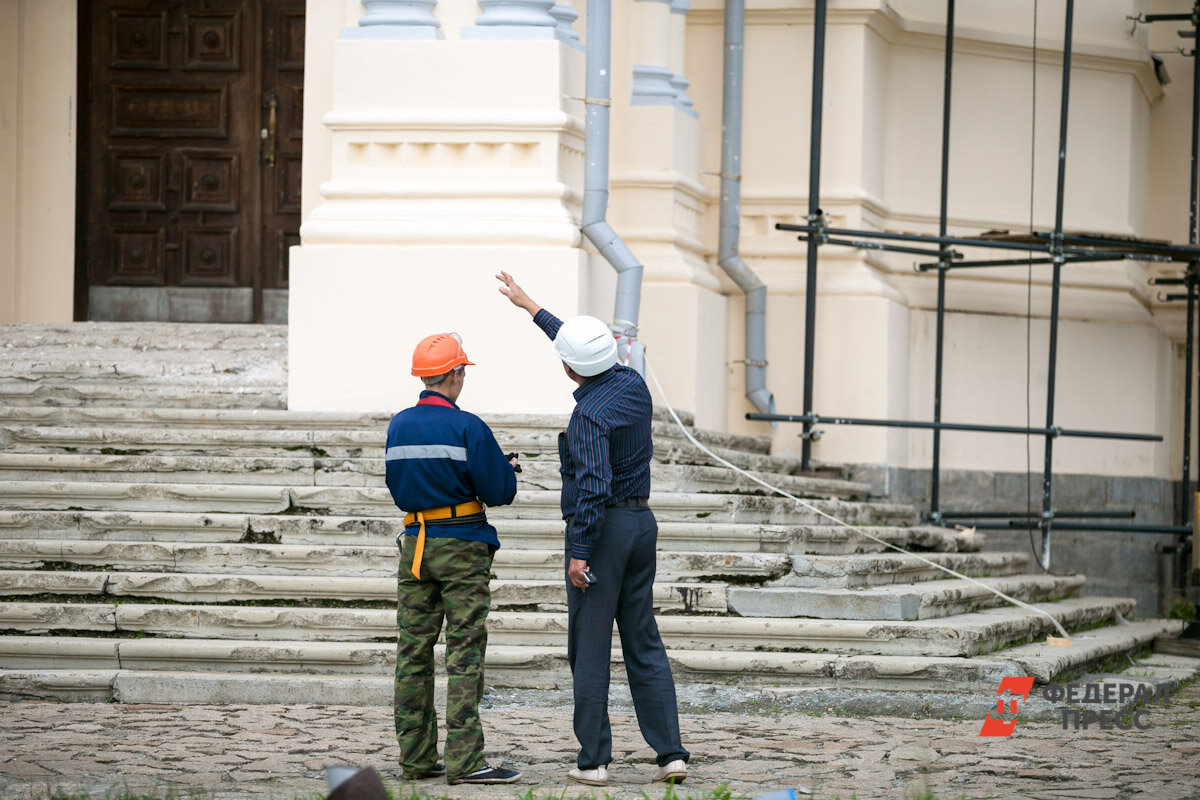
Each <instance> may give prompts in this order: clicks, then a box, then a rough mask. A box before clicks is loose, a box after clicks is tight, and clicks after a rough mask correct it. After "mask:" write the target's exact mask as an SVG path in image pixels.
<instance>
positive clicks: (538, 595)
mask: <svg viewBox="0 0 1200 800" xmlns="http://www.w3.org/2000/svg"><path fill="white" fill-rule="evenodd" d="M491 590H492V606H493V607H495V608H523V607H528V608H538V607H542V606H547V607H556V608H557V607H565V605H566V589H565V587H564V584H563V581H562V579H561V578H559V579H551V580H530V579H520V580H493V581H492V582H491ZM726 593H727V587H726V586H725V585H724V584H720V583H673V582H656V583H655V584H654V606H655V608H656V609H659V610H663V611H683V612H688V613H693V612H700V611H704V612H710V613H719V614H724V613H726V611H728V608H727V607H726V599H725V598H726ZM39 595H54V596H58V595H75V596H80V597H81V598H83V599H84V601H85V602H86V601H88V600H92V599H96V598H105V597H122V598H124V597H139V598H154V599H157V600H169V601H173V602H177V603H244V602H248V601H256V602H280V601H310V602H311V601H314V600H320V601H338V602H349V603H354V602H360V603H361V602H374V603H393V604H394V603H395V602H396V579H395V578H390V577H387V578H384V577H379V578H373V577H365V576H356V577H349V578H347V577H337V576H327V575H247V574H232V575H228V574H207V573H192V574H179V573H162V572H107V571H86V572H58V571H52V570H4V571H0V597H10V598H12V597H22V596H39Z"/></svg>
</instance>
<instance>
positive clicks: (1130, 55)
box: [688, 5, 1164, 104]
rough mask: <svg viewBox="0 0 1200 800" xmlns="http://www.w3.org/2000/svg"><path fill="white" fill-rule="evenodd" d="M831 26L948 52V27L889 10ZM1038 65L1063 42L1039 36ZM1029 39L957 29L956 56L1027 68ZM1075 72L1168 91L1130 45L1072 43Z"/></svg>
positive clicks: (1155, 94)
mask: <svg viewBox="0 0 1200 800" xmlns="http://www.w3.org/2000/svg"><path fill="white" fill-rule="evenodd" d="M723 13H724V12H723V9H722V8H721V7H720V6H715V7H712V8H692V10H691V11H690V13H689V14H688V23H689V24H692V25H716V26H720V25H723V24H724V17H723ZM826 19H827V24H828V25H862V26H864V27H867V28H869V29H870V30H871V31H873V32H874V33H876V34H877V35H878V36H880V38H882V39H883V40H884V41H886V42H888V43H889V44H897V45H902V46H908V47H920V48H923V49H932V50H936V51H937V52H939V53H941V52H943V51H944V49H945V45H944V42H945V26H944V25H939V24H937V23H935V22H926V21H923V20H909V19H905V18H904V17H901V16H900V15H899V14H898V13H897V12H896V11H895V9H893V8H892V7H891V6H888V5H883V6H881V7H879V8H873V9H837V8H831V9H829V11H828V16H827V18H826ZM812 22H813V12H812V9H811V8H809V9H798V8H795V7H789V8H783V7H779V8H757V9H747V10H746V24H747V25H810V26H811V25H812ZM1039 42H1040V43H1041V44H1040V46H1039V47H1038V64H1039V65H1042V66H1045V67H1047V68H1051V69H1052V68H1054V67H1059V68H1061V67H1062V42H1061V40H1055V39H1052V38H1048V37H1047V38H1043V37H1039ZM1030 44H1031V42H1030V40H1029V39H1026V38H1022V37H1020V36H1016V35H1013V34H1009V33H1003V32H998V31H989V30H985V29H982V28H967V27H956V28H955V30H954V54H955V56H960V55H968V56H978V57H983V58H1001V59H1007V60H1012V61H1020V62H1022V63H1028V62H1029V60H1030V56H1029V53H1030ZM1071 66H1072V68H1073V69H1087V70H1094V71H1103V72H1115V73H1119V74H1125V75H1130V76H1131V77H1133V79H1134V80H1135V81H1137V84H1138V87H1139V88H1140V89H1141V91H1142V94H1143V95H1144V96H1145V98H1146V100H1147V102H1149V103H1151V104H1153V103H1156V102H1158V101H1159V100H1160V99H1161V98H1162V97H1163V94H1164V90H1163V87H1162V85H1161V84H1159V82H1158V79H1157V78H1156V77H1155V75H1154V64H1153V62H1152V61H1151V60H1150V57H1149V55H1147V53H1146V51H1145V50H1143V49H1142V48H1140V47H1138V46H1136V45H1134V44H1130V45H1129V46H1128V47H1120V46H1116V45H1112V44H1109V43H1106V42H1095V41H1088V40H1080V39H1074V40H1073V41H1072V46H1071Z"/></svg>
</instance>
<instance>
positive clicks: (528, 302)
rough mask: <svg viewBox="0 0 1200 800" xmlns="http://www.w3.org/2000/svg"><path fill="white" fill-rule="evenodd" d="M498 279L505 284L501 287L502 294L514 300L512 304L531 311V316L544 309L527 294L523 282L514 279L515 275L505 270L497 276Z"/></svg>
mask: <svg viewBox="0 0 1200 800" xmlns="http://www.w3.org/2000/svg"><path fill="white" fill-rule="evenodd" d="M496 280H498V281H500V282H501V283H502V284H504V285H503V286H501V287H500V294H502V295H504V296H505V297H507V298H508V299H509V300H511V301H512V304H513V305H514V306H516V307H517V308H523V309H525V310H526V311H528V312H529V316H531V317H536V316H537V313H538V312H539V311H541V310H542V307H541V306H539V305H538V304H537V303H535V302H533V299H532V298H531V297H530V296H529V295H527V294H525V290H524V289H522V288H521V284H519V283H517V282H516V281H515V280H513V276H512V275H509V274H508V273H507V272H505V271H504V270H501V271H500V274H499V275H497V276H496Z"/></svg>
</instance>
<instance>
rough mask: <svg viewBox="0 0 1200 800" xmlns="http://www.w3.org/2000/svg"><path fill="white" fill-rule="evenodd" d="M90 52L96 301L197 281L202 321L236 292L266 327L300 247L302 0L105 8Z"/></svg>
mask: <svg viewBox="0 0 1200 800" xmlns="http://www.w3.org/2000/svg"><path fill="white" fill-rule="evenodd" d="M80 54H81V64H80V66H81V70H85V71H86V75H85V76H84V77H81V96H82V97H83V101H84V108H83V110H82V112H81V137H82V138H83V139H84V140H83V141H81V147H80V168H79V173H80V181H81V193H80V196H81V212H80V233H81V240H82V247H81V274H83V275H86V284H87V286H88V287H89V288H88V292H89V296H90V297H92V299H93V305H94V306H100V305H103V303H97V302H96V298H97V297H99V296H100V295H99V294H98V293H99V292H102V291H103V290H104V289H105V288H106V287H121V286H129V287H134V286H136V287H161V288H162V289H164V290H173V289H172V287H186V291H187V292H190V293H192V294H191V295H189V297H191V298H192V299H190V300H188V302H187V303H186V304H185V305H186V307H187V308H188V309H189V311H188V313H189V314H191V313H199V314H200V317H203V314H202V313H201V312H198V311H196V310H197V309H202V307H203V305H204V303H205V302H206V301H205V299H204V295H203V289H204V288H205V287H212V288H213V289H214V294H213V295H212V297H213V298H214V299H213V301H212V302H213V303H214V304H215V305H214V308H216V305H220V310H219V313H221V314H226V313H229V309H230V308H231V307H232V306H230V304H229V302H228V298H229V296H230V295H229V294H228V290H229V289H230V288H232V289H234V290H235V291H244V292H245V293H246V295H245V298H246V300H245V303H244V304H240V305H237V307H239V308H241V307H243V306H244V308H246V309H250V310H248V311H246V312H245V313H246V314H247V317H246V318H245V319H244V320H242V321H252V320H253V319H260V318H261V316H262V311H261V289H262V288H263V287H271V288H274V289H283V288H286V286H287V251H286V243H287V242H294V241H296V240H297V239H298V234H297V231H298V228H299V212H300V153H301V143H302V128H303V67H304V2H303V0H261V1H260V2H253V3H250V2H245V0H91V1H90V2H87V3H80ZM269 92H274V93H275V97H276V98H277V101H276V107H275V114H276V122H275V126H274V128H275V138H274V147H273V148H272V150H271V153H270V155H271V156H272V158H270V159H267V158H264V156H265V155H267V154H266V153H265V152H264V151H263V143H262V139H261V138H260V129H262V128H265V127H266V126H267V112H266V110H264V108H263V102H262V98H263V97H264V95H266V94H268V93H269ZM218 288H219V289H220V292H224V294H221V293H220V292H217V291H216V290H217V289H218ZM138 291H143V292H144V291H150V289H139V290H138ZM114 296H120V297H128V293H127V292H126V293H125V294H121V293H119V292H118V293H116V294H115V295H114ZM147 296H148V295H147ZM168 305H169V304H166V303H159V304H158V307H160V308H165V307H167V306H168ZM113 307H114V308H115V306H113ZM110 310H111V309H110ZM98 313H100V314H101V315H102V314H104V313H108V312H106V311H104V310H103V309H101V310H100V311H99V312H98ZM113 313H119V314H128V313H130V312H129V309H128V303H124V305H122V306H121V308H120V309H119V310H118V311H117V312H113ZM239 313H240V312H239ZM93 318H114V317H105V316H99V317H95V316H93ZM147 318H154V317H147Z"/></svg>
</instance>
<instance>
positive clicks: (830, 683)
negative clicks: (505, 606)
mask: <svg viewBox="0 0 1200 800" xmlns="http://www.w3.org/2000/svg"><path fill="white" fill-rule="evenodd" d="M1146 627H1147V629H1148V630H1149V629H1151V628H1152V626H1146ZM1159 628H1161V626H1159ZM1152 635H1153V634H1152ZM312 644H313V645H317V644H320V643H312ZM394 650H395V648H394V646H392V645H387V644H367V643H364V644H362V645H360V646H358V647H356V648H354V649H353V650H349V649H347V648H345V647H344V646H338V645H337V644H335V643H334V644H331V646H329V647H325V648H317V647H313V648H312V649H309V648H308V647H307V646H297V644H296V643H291V642H255V643H246V642H229V641H216V642H213V643H211V644H208V645H205V646H204V648H203V650H201V648H199V647H197V646H196V642H194V641H179V640H169V639H140V640H138V639H132V640H130V639H122V640H115V639H88V638H86V637H67V638H54V637H20V636H12V637H3V638H0V668H2V671H0V697H6V698H13V699H18V698H28V697H38V696H40V697H41V698H42V699H45V698H47V697H52V696H54V695H53V694H52V692H53V691H54V690H55V687H62V688H61V691H63V692H64V693H72V692H75V693H78V692H82V691H86V690H87V688H88V687H92V689H93V690H95V688H97V687H99V686H101V685H102V683H103V681H105V680H107V681H109V693H108V695H107V696H106V697H105V698H104V699H106V700H112V701H115V702H119V703H170V704H180V703H209V704H218V703H220V704H229V703H239V704H240V703H247V704H273V703H289V702H295V699H296V698H297V697H320V698H321V702H322V703H327V704H338V705H343V704H345V705H378V706H388V705H390V704H391V702H392V698H393V694H392V676H391V674H390V673H391V668H390V665H389V663H388V657H389V655H390V654H392V653H394ZM437 655H438V657H439V659H440V658H441V657H442V651H441V648H440V647H439V648H438V651H437ZM667 655H668V657H669V659H670V661H671V671H672V674H673V675H674V676H675V680H676V681H677V682H678V683H700V684H706V685H714V684H716V685H723V686H743V687H762V688H766V687H781V686H782V687H807V688H817V687H820V688H847V689H850V688H853V689H879V690H888V691H904V690H910V691H911V690H920V689H926V690H927V689H928V687H929V686H931V685H937V686H953V687H954V688H955V690H956V691H959V692H972V693H974V692H980V691H986V692H989V693H994V692H995V688H996V686H997V685H998V684H999V682H1000V680H1001V678H1003V677H1006V676H1016V675H1021V674H1022V668H1021V667H1020V666H1019V665H1018V664H1017V663H1015V662H1013V661H1011V660H1008V659H1006V658H1002V657H982V658H974V659H964V658H953V657H940V656H876V655H834V654H821V653H803V654H797V653H767V652H758V653H751V652H721V651H713V650H683V649H668V651H667ZM1001 655H1002V654H1001ZM613 662H614V663H613V676H614V678H615V679H616V680H617V681H618V682H620V681H623V680H624V670H623V669H622V666H623V665H622V664H621V662H620V659H619V658H618V657H617V656H616V655H614V656H613ZM266 663H270V664H271V665H272V667H271V672H270V674H264V673H263V665H264V664H266ZM247 665H253V671H251V670H250V669H248V668H247ZM485 666H486V669H487V674H488V683H489V684H490V685H492V686H496V687H501V688H510V687H511V688H540V689H565V688H569V687H570V686H571V677H570V669H569V667H568V665H567V659H566V648H563V647H523V646H505V645H496V646H493V647H489V648H488V650H487V656H486V660H485Z"/></svg>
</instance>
